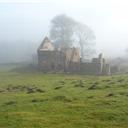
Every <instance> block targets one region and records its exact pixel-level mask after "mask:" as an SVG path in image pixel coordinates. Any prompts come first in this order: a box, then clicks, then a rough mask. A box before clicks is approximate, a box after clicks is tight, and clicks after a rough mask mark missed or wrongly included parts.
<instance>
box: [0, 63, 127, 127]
mask: <svg viewBox="0 0 128 128" xmlns="http://www.w3.org/2000/svg"><path fill="white" fill-rule="evenodd" d="M16 67H17V69H18V68H19V67H20V66H18V65H1V66H0V128H128V75H122V76H121V75H117V76H104V77H98V76H85V75H71V74H67V75H66V74H43V73H41V72H36V71H24V72H20V71H16V70H12V69H14V68H16Z"/></svg>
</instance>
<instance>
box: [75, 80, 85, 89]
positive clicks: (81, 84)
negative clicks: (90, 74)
mask: <svg viewBox="0 0 128 128" xmlns="http://www.w3.org/2000/svg"><path fill="white" fill-rule="evenodd" d="M74 87H84V83H83V81H82V80H79V81H77V83H76V85H75V86H74Z"/></svg>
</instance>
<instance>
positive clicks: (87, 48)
mask: <svg viewBox="0 0 128 128" xmlns="http://www.w3.org/2000/svg"><path fill="white" fill-rule="evenodd" d="M51 23H52V26H51V30H50V38H51V39H52V40H53V42H54V43H55V45H56V46H57V47H61V48H69V47H71V46H73V44H74V42H75V43H76V44H78V46H79V47H80V50H81V57H82V58H84V57H85V56H89V55H92V53H93V49H92V46H93V45H92V44H93V43H92V42H93V40H94V39H95V35H94V32H93V31H92V30H91V28H89V27H88V26H87V25H84V24H82V23H79V22H77V21H75V20H74V19H72V18H70V17H68V16H66V15H59V16H56V17H54V18H53V20H52V21H51Z"/></svg>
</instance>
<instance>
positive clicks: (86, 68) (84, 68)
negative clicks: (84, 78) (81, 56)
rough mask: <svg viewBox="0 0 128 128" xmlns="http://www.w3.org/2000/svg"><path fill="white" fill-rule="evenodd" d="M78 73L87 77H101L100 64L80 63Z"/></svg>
mask: <svg viewBox="0 0 128 128" xmlns="http://www.w3.org/2000/svg"><path fill="white" fill-rule="evenodd" d="M80 73H81V74H87V75H101V74H102V64H101V63H93V62H91V63H81V64H80Z"/></svg>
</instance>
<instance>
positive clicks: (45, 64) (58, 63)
mask: <svg viewBox="0 0 128 128" xmlns="http://www.w3.org/2000/svg"><path fill="white" fill-rule="evenodd" d="M38 64H39V67H40V68H41V70H43V71H61V70H64V55H63V53H62V52H61V51H38Z"/></svg>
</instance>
